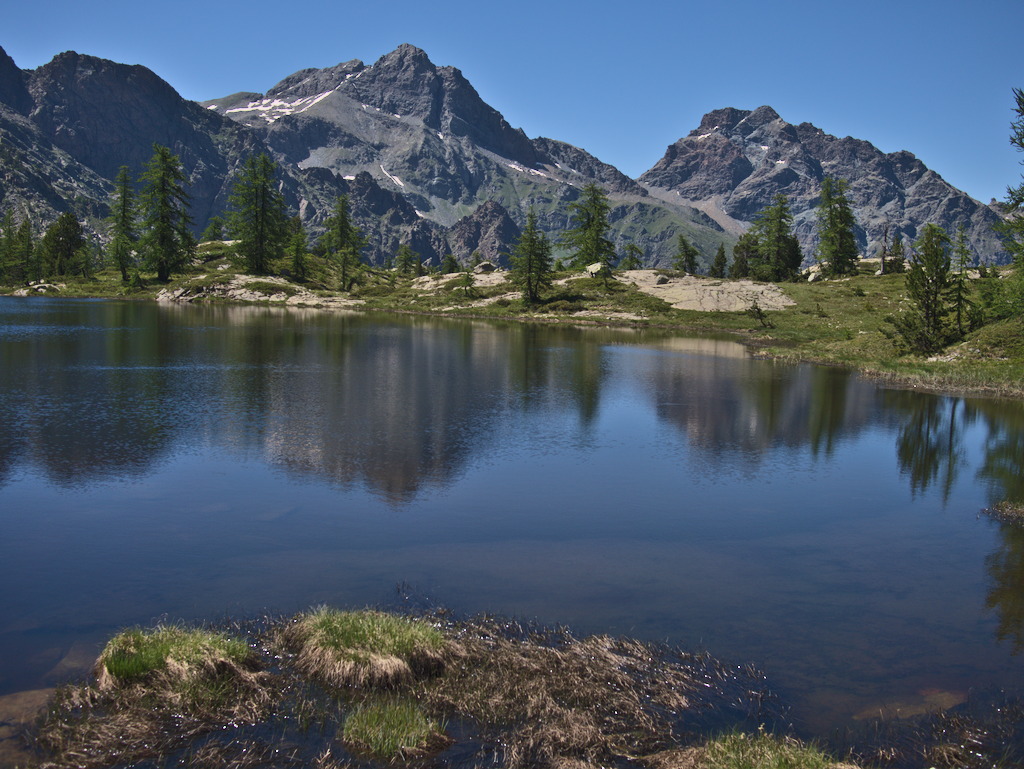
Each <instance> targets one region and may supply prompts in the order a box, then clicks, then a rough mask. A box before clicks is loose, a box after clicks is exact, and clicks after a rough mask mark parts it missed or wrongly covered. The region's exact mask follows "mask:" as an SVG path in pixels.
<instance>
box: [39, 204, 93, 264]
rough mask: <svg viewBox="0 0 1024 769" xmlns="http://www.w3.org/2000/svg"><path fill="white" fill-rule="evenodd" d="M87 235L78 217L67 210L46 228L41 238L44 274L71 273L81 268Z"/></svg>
mask: <svg viewBox="0 0 1024 769" xmlns="http://www.w3.org/2000/svg"><path fill="white" fill-rule="evenodd" d="M84 247H85V235H84V234H83V233H82V225H81V223H80V222H79V221H78V218H77V217H76V216H75V215H74V214H73V213H71V212H70V211H65V212H64V213H62V214H61V215H60V216H58V217H57V220H56V221H55V222H54V223H53V224H51V225H50V226H49V227H47V228H46V232H44V233H43V237H42V238H40V240H39V260H40V263H41V265H42V272H43V274H44V275H47V276H51V275H57V276H62V275H71V274H72V273H74V272H78V271H80V270H81V268H82V265H81V263H80V262H81V259H82V250H83V249H84Z"/></svg>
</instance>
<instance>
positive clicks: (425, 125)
mask: <svg viewBox="0 0 1024 769" xmlns="http://www.w3.org/2000/svg"><path fill="white" fill-rule="evenodd" d="M204 106H205V107H207V108H209V109H211V110H212V111H216V112H219V113H220V114H222V115H225V116H227V117H229V118H231V119H233V120H236V121H239V122H241V123H244V124H245V125H246V126H248V127H250V128H251V129H252V130H253V131H255V132H256V133H257V134H258V135H259V136H260V137H261V138H262V139H263V140H264V141H265V142H266V144H267V145H268V146H269V147H271V148H272V149H273V151H274V153H275V154H276V156H277V157H278V158H279V160H280V161H281V163H282V164H288V165H293V166H298V167H300V168H303V169H307V170H310V169H314V168H319V169H324V170H329V171H331V172H332V173H334V174H336V175H338V176H340V177H342V178H344V179H352V178H354V177H356V176H358V175H360V174H363V173H365V174H369V175H370V176H371V177H372V178H374V179H375V180H376V181H377V183H378V184H379V185H380V187H381V188H382V189H385V190H391V191H393V192H395V193H397V194H399V195H401V196H402V197H404V198H405V199H406V200H407V201H408V202H409V203H410V204H411V205H412V207H413V209H414V210H415V211H416V212H417V213H418V215H419V216H421V217H422V218H423V219H425V220H427V221H428V222H433V223H435V224H437V225H441V226H442V227H445V228H452V227H456V226H459V225H460V223H461V222H462V220H463V219H464V218H465V217H466V216H471V215H472V214H473V213H474V212H478V211H482V212H484V213H487V212H488V211H490V210H491V209H485V208H484V204H486V203H487V202H488V201H493V202H495V203H497V204H498V205H499V206H500V207H501V208H503V209H504V210H505V211H506V213H507V216H508V217H509V218H510V220H511V221H512V222H513V223H514V224H516V225H517V226H522V225H523V224H524V223H525V220H526V212H527V211H528V210H529V209H530V208H531V207H532V208H533V209H534V210H535V212H536V213H537V216H538V222H539V224H540V226H541V227H542V228H544V229H546V230H547V231H548V232H549V233H551V234H552V235H554V234H556V233H558V232H561V231H562V230H563V229H564V227H565V226H566V225H567V216H566V208H567V206H568V204H569V203H570V202H572V201H573V200H575V199H576V198H577V197H578V196H579V189H580V188H581V187H582V186H584V185H585V184H587V183H590V182H596V183H598V184H600V185H601V186H602V187H604V188H605V189H606V190H607V191H608V192H609V194H610V196H611V197H612V199H613V204H614V209H615V218H614V222H613V224H612V227H613V232H612V239H613V240H614V241H616V243H617V245H618V246H619V248H620V249H622V248H624V247H625V244H626V243H627V242H637V243H639V244H640V245H641V246H642V247H643V248H644V249H645V252H646V253H647V254H648V261H649V262H650V263H652V264H653V263H658V262H659V261H661V262H664V263H667V262H668V261H669V259H670V252H671V248H672V246H671V243H674V241H675V236H676V234H678V233H679V232H685V233H686V234H687V235H688V236H689V237H690V239H691V240H693V241H695V242H697V243H699V244H704V245H706V249H707V251H708V253H709V254H711V253H713V252H714V249H715V248H717V245H718V243H719V242H720V241H722V240H723V239H726V240H727V239H728V236H726V235H725V234H724V233H723V232H722V230H721V228H719V227H718V226H717V225H715V224H714V223H713V222H711V221H710V220H708V219H707V218H706V217H704V216H703V215H701V214H699V213H698V212H696V211H694V210H693V209H692V208H689V207H686V206H680V205H677V204H675V203H673V202H671V201H669V202H667V203H666V202H663V201H657V200H653V199H650V198H649V197H648V195H647V192H646V190H645V189H644V188H643V187H642V186H641V185H639V184H637V183H636V182H635V181H633V180H631V179H629V178H628V177H626V176H625V175H624V174H622V173H621V172H619V171H618V170H617V169H615V168H614V167H612V166H610V165H608V164H606V163H602V162H601V161H599V160H598V159H597V158H595V157H593V156H592V155H590V154H588V153H587V152H585V151H584V150H581V149H579V148H576V147H573V146H571V145H569V144H565V143H563V142H558V141H554V140H551V139H535V140H533V141H531V140H529V139H527V137H526V136H525V134H524V133H523V132H522V131H521V130H517V129H513V128H512V127H511V126H510V125H509V124H508V122H507V121H506V120H505V119H504V118H503V117H502V116H501V115H500V114H499V113H498V112H497V111H496V110H494V109H493V108H491V107H490V106H488V105H487V104H486V103H485V102H484V101H483V100H482V99H481V98H480V96H479V94H477V92H476V91H475V90H474V89H473V87H472V86H471V85H470V84H469V82H468V81H467V80H466V79H465V78H464V77H463V75H462V73H461V72H459V71H458V70H457V69H454V68H452V67H436V66H435V65H434V64H432V63H431V61H430V59H429V58H428V57H427V55H426V54H425V53H424V52H423V51H421V50H419V49H418V48H414V47H413V46H409V45H403V46H400V47H399V48H398V49H396V50H395V51H393V52H391V53H389V54H387V55H386V56H383V57H381V58H380V59H379V60H378V61H377V62H375V63H374V64H373V65H372V66H366V65H364V64H362V63H361V62H359V61H349V62H345V63H342V64H338V65H337V66H335V67H330V68H327V69H322V70H317V69H308V70H302V71H301V72H297V73H295V74H294V75H291V76H289V77H287V78H285V79H284V80H282V81H281V82H280V83H278V84H277V85H276V86H274V87H273V88H272V89H271V90H270V91H268V92H267V94H266V95H258V94H257V95H255V96H254V95H253V94H237V95H235V96H234V97H224V98H223V99H217V100H214V101H210V102H205V103H204ZM641 202H643V203H645V206H643V207H639V208H638V203H641ZM471 221H472V218H471ZM467 227H470V225H469V224H461V226H459V229H458V230H457V231H455V230H453V231H452V232H451V233H450V234H449V240H450V245H451V247H450V250H451V251H452V252H453V253H456V254H462V252H463V250H464V248H465V243H467V242H469V241H475V240H477V239H478V238H479V237H483V236H480V235H478V234H476V233H472V234H470V233H468V232H467ZM502 232H508V233H512V232H514V233H515V236H518V230H517V229H513V228H508V227H505V226H503V227H498V228H497V229H494V230H492V236H490V237H483V242H484V248H485V249H486V250H487V251H488V252H493V253H489V255H491V256H497V254H498V253H501V252H503V251H508V249H509V248H510V247H511V245H512V241H508V240H507V239H506V240H505V242H499V241H500V233H502ZM475 248H476V246H474V247H473V248H472V249H471V251H472V250H475ZM662 252H664V253H662Z"/></svg>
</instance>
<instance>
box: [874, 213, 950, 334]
mask: <svg viewBox="0 0 1024 769" xmlns="http://www.w3.org/2000/svg"><path fill="white" fill-rule="evenodd" d="M949 245H950V244H949V236H948V235H947V234H946V233H945V231H944V230H943V229H942V228H941V227H939V226H938V225H935V224H926V225H925V226H924V229H923V231H922V233H921V237H920V238H919V239H918V240H917V242H916V243H914V250H915V254H914V258H913V259H912V260H911V262H910V266H909V268H908V269H907V284H906V285H907V294H908V295H909V297H910V300H911V302H912V303H913V307H912V308H910V309H909V310H907V311H905V312H903V313H902V314H901V315H898V316H896V317H894V318H889V319H888V320H889V322H890V323H892V324H893V325H894V326H895V327H896V331H897V333H898V334H899V335H900V337H901V339H902V340H903V342H904V343H905V344H906V346H907V347H909V348H910V349H911V350H914V351H916V352H920V353H931V352H935V351H936V350H940V349H942V348H943V347H944V346H945V345H946V343H947V338H948V337H947V330H946V326H945V319H946V315H947V314H948V313H949V306H948V305H947V303H946V296H947V292H948V290H949V266H950V253H949Z"/></svg>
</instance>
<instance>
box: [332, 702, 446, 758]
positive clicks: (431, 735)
mask: <svg viewBox="0 0 1024 769" xmlns="http://www.w3.org/2000/svg"><path fill="white" fill-rule="evenodd" d="M342 740H343V741H344V742H345V743H347V744H348V745H350V746H351V747H352V748H354V749H355V750H356V751H357V752H360V753H367V754H369V755H370V756H373V757H375V758H380V759H384V760H388V759H394V758H399V757H401V758H411V757H413V756H416V755H420V754H422V753H424V752H426V751H427V750H429V748H430V747H431V745H432V744H437V743H439V742H442V741H443V740H444V726H443V725H442V724H441V723H440V722H438V721H435V720H433V719H431V718H428V717H427V715H426V714H425V713H424V712H423V710H422V709H421V708H420V706H419V705H418V704H417V703H416V701H415V700H413V699H409V698H404V697H401V698H387V699H381V700H371V701H369V702H365V703H362V704H360V705H357V706H356V708H355V709H354V710H353V711H352V712H351V713H350V714H349V716H348V717H347V718H346V719H345V725H344V727H343V729H342Z"/></svg>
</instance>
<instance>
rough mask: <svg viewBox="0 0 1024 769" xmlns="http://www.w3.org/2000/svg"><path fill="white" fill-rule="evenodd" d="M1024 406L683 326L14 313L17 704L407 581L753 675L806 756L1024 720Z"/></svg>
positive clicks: (6, 382)
mask: <svg viewBox="0 0 1024 769" xmlns="http://www.w3.org/2000/svg"><path fill="white" fill-rule="evenodd" d="M1001 500H1010V501H1011V502H1017V503H1020V502H1022V501H1024V404H1022V403H1020V402H1013V401H1004V400H998V399H985V398H960V397H950V396H943V395H936V394H931V393H926V392H917V391H909V390H903V389H896V388H889V387H886V386H882V385H880V384H879V383H877V382H875V381H872V380H870V379H867V378H864V377H861V376H859V375H858V374H856V373H851V372H849V371H845V370H841V369H836V368H823V367H815V366H810V365H788V364H780V363H776V362H772V361H766V360H758V359H755V358H754V357H752V356H751V354H750V353H749V352H748V351H747V350H746V348H744V347H743V346H741V345H739V344H737V343H736V342H733V341H729V340H725V339H717V338H685V337H680V336H678V335H674V334H669V333H666V332H663V331H655V330H636V329H626V328H593V327H592V328H583V327H574V326H567V325H547V326H541V325H525V324H507V325H505V324H498V323H490V322H471V321H452V320H443V319H437V318H411V317H396V316H379V315H378V316H375V315H370V314H341V313H332V312H324V311H320V310H301V309H280V308H267V307H252V306H246V307H241V306H236V307H229V306H191V305H187V306H183V305H170V304H157V303H143V302H135V303H133V302H118V301H106V300H60V299H40V298H26V299H15V298H3V299H0V584H2V585H3V589H2V591H0V697H2V696H5V695H11V694H14V693H17V692H22V691H26V690H34V689H40V688H44V687H49V686H53V685H55V684H58V683H60V682H64V681H68V680H74V679H76V678H79V679H80V678H82V677H83V676H85V675H86V674H87V673H88V670H89V667H90V665H91V664H92V662H93V660H94V659H95V657H96V655H97V653H98V651H99V650H100V648H102V645H103V643H104V642H105V641H106V640H107V639H108V638H109V637H110V636H111V635H113V634H114V633H115V632H117V631H118V630H119V629H121V628H124V627H126V626H133V625H142V626H146V625H151V624H153V623H155V622H159V621H179V620H180V621H186V622H193V621H204V620H216V619H217V618H218V617H247V616H253V615H258V614H260V613H267V612H270V613H275V614H277V613H280V614H285V613H294V612H297V611H302V610H305V609H308V608H309V607H311V606H317V605H320V604H328V605H332V606H338V607H343V608H359V607H363V606H387V605H390V604H391V603H394V601H395V600H396V599H395V596H396V586H401V590H402V591H403V592H404V593H405V594H410V593H411V594H413V595H415V596H417V597H418V599H419V600H423V601H429V602H433V603H435V604H437V605H441V606H445V607H450V608H451V609H452V610H454V611H458V612H462V613H465V614H472V613H477V612H493V613H498V614H502V615H507V616H512V617H518V618H525V619H530V620H536V621H537V622H540V623H544V624H551V625H553V624H565V625H568V626H569V627H571V628H572V629H573V631H574V632H576V633H577V634H580V635H584V634H590V633H607V634H611V635H624V636H631V637H636V638H640V639H645V640H660V641H666V642H669V643H671V644H673V645H678V646H681V647H683V648H687V649H693V650H698V649H706V650H707V651H709V652H710V653H711V654H713V655H715V656H716V657H718V658H721V659H723V660H726V661H728V662H730V663H733V664H736V665H745V664H748V663H752V664H753V665H755V666H757V667H758V668H759V669H760V670H762V671H763V672H764V674H765V676H766V677H767V681H768V682H769V683H770V685H771V688H772V690H773V691H774V692H776V693H777V694H778V696H779V697H780V699H781V701H782V702H784V703H785V705H786V707H787V708H788V712H789V715H790V718H791V719H792V723H793V724H794V725H795V727H796V729H797V731H798V732H799V733H801V734H804V735H808V736H816V735H823V734H828V733H830V732H834V731H835V730H837V729H844V728H852V727H851V725H855V724H856V723H858V722H860V721H863V720H865V719H869V718H872V717H874V716H879V715H888V716H891V717H896V716H901V717H906V716H913V715H916V714H921V713H924V712H927V711H928V710H930V709H931V710H934V709H938V708H950V707H956V706H959V705H961V704H964V703H969V702H971V701H987V700H991V701H996V700H998V698H1000V697H1003V696H1019V695H1020V694H1022V693H1024V666H1022V664H1021V659H1020V658H1019V657H1018V656H1015V655H1016V654H1017V653H1019V652H1020V651H1021V650H1022V649H1024V527H1022V526H1021V525H1019V524H1014V523H1010V522H1006V521H1002V520H999V519H997V518H993V517H991V516H989V515H986V514H984V513H983V512H982V511H983V509H985V508H988V507H990V506H991V505H993V504H995V503H996V502H999V501H1001Z"/></svg>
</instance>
